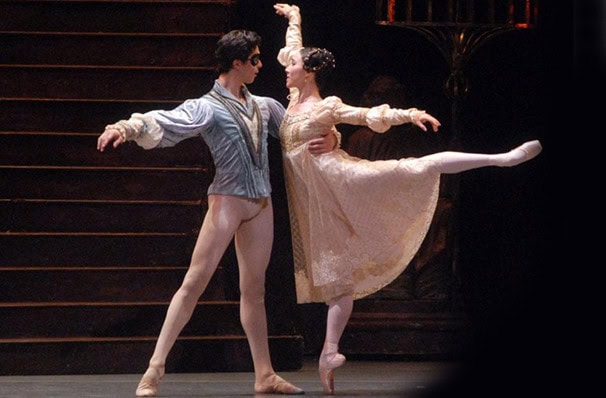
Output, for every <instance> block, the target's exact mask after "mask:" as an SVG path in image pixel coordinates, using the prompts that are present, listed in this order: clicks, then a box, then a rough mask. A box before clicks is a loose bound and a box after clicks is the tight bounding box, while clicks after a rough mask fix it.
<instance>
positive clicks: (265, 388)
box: [255, 375, 305, 395]
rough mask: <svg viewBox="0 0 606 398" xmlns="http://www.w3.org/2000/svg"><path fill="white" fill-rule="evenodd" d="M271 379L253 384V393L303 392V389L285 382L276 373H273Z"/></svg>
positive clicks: (287, 393)
mask: <svg viewBox="0 0 606 398" xmlns="http://www.w3.org/2000/svg"><path fill="white" fill-rule="evenodd" d="M270 380H271V381H269V382H266V383H264V384H262V385H261V384H255V393H257V394H284V395H301V394H305V391H303V389H301V388H299V387H297V386H295V385H293V384H291V383H289V382H287V381H286V380H284V379H283V378H281V377H280V376H278V375H274V376H273V377H272V378H271V379H270Z"/></svg>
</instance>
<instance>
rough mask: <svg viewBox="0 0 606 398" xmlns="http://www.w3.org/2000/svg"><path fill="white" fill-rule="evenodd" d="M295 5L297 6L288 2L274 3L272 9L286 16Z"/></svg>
mask: <svg viewBox="0 0 606 398" xmlns="http://www.w3.org/2000/svg"><path fill="white" fill-rule="evenodd" d="M295 7H297V6H291V5H290V4H286V3H276V4H274V9H275V10H276V14H278V15H282V16H283V17H285V18H288V15H289V14H290V11H292V10H293V9H295Z"/></svg>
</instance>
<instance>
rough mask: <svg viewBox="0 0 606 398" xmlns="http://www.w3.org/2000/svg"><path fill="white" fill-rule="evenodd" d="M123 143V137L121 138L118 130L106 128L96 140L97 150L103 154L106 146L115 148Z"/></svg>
mask: <svg viewBox="0 0 606 398" xmlns="http://www.w3.org/2000/svg"><path fill="white" fill-rule="evenodd" d="M124 142H125V141H124V137H122V134H120V131H119V130H117V129H115V128H112V127H106V128H105V131H104V132H103V134H101V135H100V136H99V138H97V149H98V150H99V151H101V152H103V151H104V150H105V147H106V146H107V145H108V144H112V146H113V147H114V148H117V147H118V146H119V145H120V144H124Z"/></svg>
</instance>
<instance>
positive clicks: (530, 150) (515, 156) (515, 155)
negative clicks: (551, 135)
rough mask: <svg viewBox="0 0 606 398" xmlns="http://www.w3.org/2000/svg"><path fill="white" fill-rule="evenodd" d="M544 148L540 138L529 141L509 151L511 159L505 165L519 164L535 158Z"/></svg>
mask: <svg viewBox="0 0 606 398" xmlns="http://www.w3.org/2000/svg"><path fill="white" fill-rule="evenodd" d="M542 150H543V146H542V145H541V142H540V141H539V140H534V141H527V142H525V143H523V144H522V145H520V146H519V147H517V148H514V149H512V150H511V151H510V152H509V154H508V155H510V156H509V159H508V160H507V161H506V163H505V165H504V166H517V165H519V164H520V163H524V162H527V161H529V160H530V159H533V158H535V157H536V156H537V155H538V154H539V153H541V151H542Z"/></svg>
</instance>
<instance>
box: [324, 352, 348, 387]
mask: <svg viewBox="0 0 606 398" xmlns="http://www.w3.org/2000/svg"><path fill="white" fill-rule="evenodd" d="M344 363H345V355H343V354H339V353H338V352H329V353H326V354H324V353H322V354H320V361H319V366H318V372H319V373H320V382H321V383H322V390H324V394H327V395H333V394H334V393H335V369H337V368H339V367H341V366H343V364H344Z"/></svg>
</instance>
